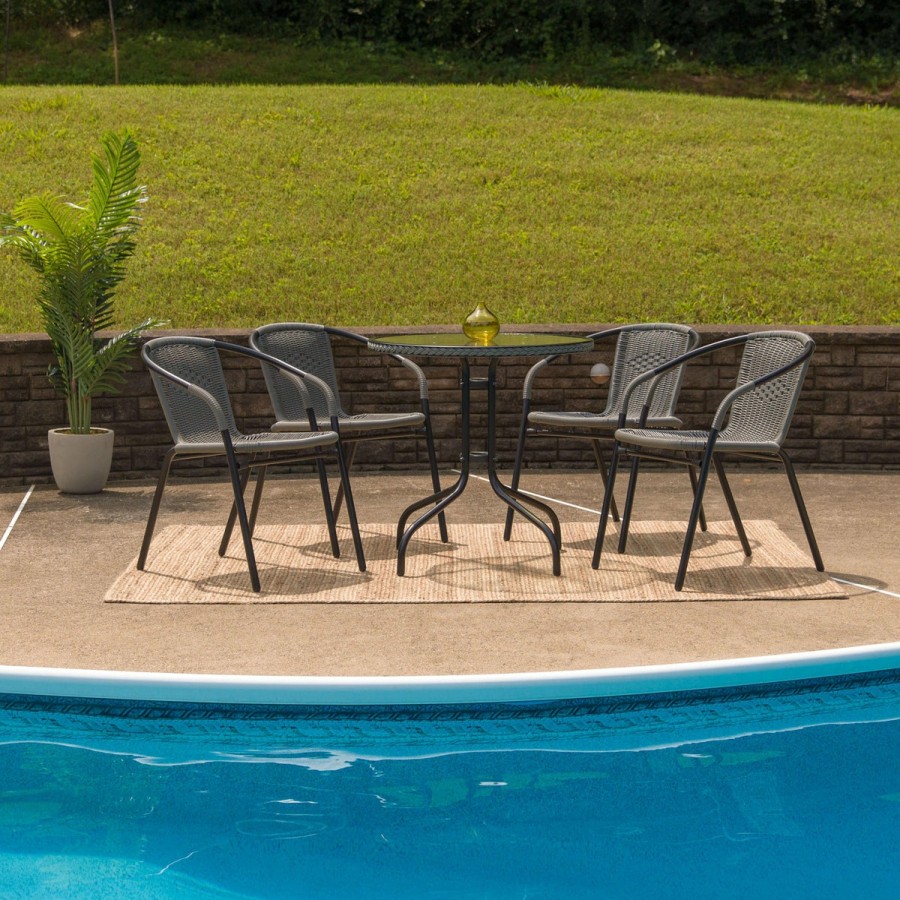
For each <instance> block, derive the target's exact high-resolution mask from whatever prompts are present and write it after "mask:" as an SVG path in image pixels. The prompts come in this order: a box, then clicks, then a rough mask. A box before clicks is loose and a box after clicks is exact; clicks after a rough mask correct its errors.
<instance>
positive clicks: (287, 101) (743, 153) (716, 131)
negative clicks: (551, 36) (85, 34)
mask: <svg viewBox="0 0 900 900" xmlns="http://www.w3.org/2000/svg"><path fill="white" fill-rule="evenodd" d="M123 126H128V127H130V128H132V129H133V130H134V132H135V133H136V135H137V137H138V141H139V143H140V146H141V149H142V152H143V156H144V164H143V169H142V172H143V178H144V180H145V182H146V183H147V184H148V186H149V190H150V202H149V203H148V205H147V207H146V210H145V227H144V229H143V230H142V233H141V234H140V236H139V238H138V251H137V254H136V256H135V258H134V259H133V260H132V262H131V265H130V275H129V278H128V279H127V280H126V282H125V284H124V285H123V287H122V289H121V292H120V295H119V296H120V301H121V303H120V310H121V318H122V321H123V322H131V321H133V320H136V319H139V318H143V317H145V316H155V317H159V318H162V319H166V320H168V322H169V323H170V325H171V326H173V327H224V326H237V327H250V326H255V325H258V324H260V323H263V322H266V321H275V320H313V321H327V322H329V323H332V324H335V325H344V326H366V325H375V324H394V325H401V326H402V325H415V324H425V323H433V324H436V323H453V322H459V321H461V320H462V318H463V317H464V316H465V315H466V313H467V312H468V311H469V310H470V309H471V308H472V307H473V306H474V305H475V302H476V301H477V300H486V301H487V303H488V304H489V305H490V306H491V308H492V309H493V310H494V311H495V312H496V313H497V314H498V316H499V317H500V319H501V321H503V322H505V323H514V322H518V323H537V322H551V323H589V322H614V321H632V320H641V319H649V320H653V319H660V320H663V319H665V320H676V321H684V322H689V323H725V322H731V323H739V324H742V323H746V324H753V323H780V324H819V323H826V324H900V267H898V260H900V215H898V207H900V200H898V196H900V192H898V189H897V188H898V184H900V112H898V111H897V110H896V109H891V108H884V107H862V106H861V107H847V106H826V105H811V104H796V103H787V102H781V101H760V100H750V99H727V98H714V97H703V96H690V95H684V94H663V93H648V92H641V93H639V92H629V91H619V90H604V89H589V88H575V87H565V86H559V87H557V86H529V85H511V86H502V87H501V86H477V85H469V86H449V85H444V86H435V85H429V86H411V85H408V86H385V85H382V86H377V85H370V86H333V85H306V86H283V87H276V86H231V87H200V86H188V87H174V86H169V87H165V86H156V87H137V86H129V87H121V88H112V87H106V88H98V87H19V86H10V87H6V88H3V89H0V164H2V169H0V171H2V175H3V177H2V180H0V209H7V210H8V209H10V208H11V207H12V206H13V205H14V204H15V202H16V201H17V200H19V199H20V198H21V197H23V196H25V195H28V194H32V193H41V192H44V191H50V192H52V193H55V194H60V195H62V196H64V197H66V198H68V199H72V200H76V201H77V200H81V199H83V197H84V196H85V194H86V191H87V187H88V184H89V160H88V155H89V153H91V152H93V151H95V150H96V149H97V147H98V139H99V136H100V135H101V134H102V133H103V132H104V131H105V130H107V129H111V128H113V129H119V128H121V127H123ZM0 284H2V285H3V291H2V293H0V331H3V332H19V331H32V330H39V329H40V325H39V320H38V316H37V309H36V305H35V303H34V300H33V298H34V295H35V278H34V276H33V274H32V273H31V272H30V271H29V270H27V269H26V267H25V266H24V265H23V264H22V262H21V261H20V260H19V259H18V258H16V257H15V255H14V254H13V253H12V252H7V253H3V254H2V255H0Z"/></svg>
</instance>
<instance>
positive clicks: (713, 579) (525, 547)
mask: <svg viewBox="0 0 900 900" xmlns="http://www.w3.org/2000/svg"><path fill="white" fill-rule="evenodd" d="M745 527H746V529H747V534H748V536H749V538H750V542H751V546H752V547H753V556H752V557H751V558H750V559H747V558H746V557H744V555H743V553H742V551H741V548H740V544H739V543H738V540H737V538H736V536H735V534H734V527H733V525H732V524H731V523H730V522H718V523H715V522H712V523H710V527H709V531H708V532H706V533H703V532H700V531H698V532H697V538H696V540H695V542H694V550H693V553H692V554H691V563H690V567H689V569H688V574H687V580H686V582H685V587H684V590H682V591H681V592H680V593H679V592H676V591H675V590H674V588H673V587H672V582H673V581H674V578H675V572H676V570H677V568H678V559H679V556H680V553H681V543H682V541H683V539H684V525H683V524H682V523H678V522H635V523H633V524H632V533H631V535H630V536H629V541H628V552H627V553H626V554H624V555H620V554H619V553H617V552H616V549H615V547H616V541H617V534H616V532H617V527H616V526H614V525H611V527H610V531H609V533H608V536H607V543H606V547H605V549H604V555H603V558H602V560H601V563H600V568H599V569H598V570H596V571H595V570H594V569H592V568H591V565H590V561H591V555H592V553H593V547H594V536H595V534H596V525H595V524H593V523H590V522H578V523H567V524H565V525H564V526H563V555H562V576H561V577H559V578H555V577H554V576H553V574H552V573H551V562H550V552H549V547H548V545H547V542H546V539H545V538H544V536H543V535H542V534H541V533H540V532H538V531H537V530H536V529H535V528H533V527H532V526H530V525H528V524H526V523H522V522H517V523H516V527H515V530H514V531H513V539H512V540H511V541H510V542H509V543H505V542H504V541H503V525H502V523H497V524H491V525H456V524H453V522H452V521H451V522H450V523H449V528H450V539H451V540H450V543H448V544H442V543H441V542H440V540H439V538H438V534H437V526H436V524H431V523H429V524H428V525H426V526H425V527H424V528H422V529H421V530H420V531H419V532H418V533H417V534H416V535H415V536H414V537H413V539H412V541H411V542H410V545H409V549H408V551H407V556H406V575H405V576H404V577H403V578H400V577H398V576H397V574H396V551H395V549H394V529H393V527H392V526H390V525H369V526H366V527H364V528H363V529H362V538H363V547H364V549H365V552H366V559H367V563H368V571H367V572H365V573H360V572H359V571H358V569H357V567H356V557H355V555H354V553H353V545H352V542H351V539H350V531H349V528H347V527H346V526H345V527H341V528H339V530H338V534H339V538H340V542H341V552H342V556H341V558H340V559H335V558H334V557H333V556H332V555H331V549H330V545H329V542H328V537H327V532H326V530H325V526H324V525H323V526H311V525H279V526H261V527H259V528H258V529H257V532H256V535H255V536H254V539H253V545H254V549H255V551H256V555H257V563H258V565H259V573H260V581H261V583H262V590H261V591H260V593H258V594H254V593H253V591H251V589H250V578H249V575H248V572H247V564H246V560H245V558H244V554H243V545H242V543H241V540H240V536H239V535H238V534H236V535H235V537H233V538H232V542H231V546H230V548H229V551H228V554H227V556H225V557H224V558H221V557H219V555H218V552H217V548H218V543H219V539H220V537H221V529H220V528H217V527H210V526H202V525H176V526H170V527H168V528H166V529H164V530H162V531H160V532H159V533H158V534H157V535H156V537H155V538H154V541H153V544H152V545H151V547H150V553H149V556H148V560H147V568H146V569H145V571H143V572H138V571H137V570H136V569H135V563H134V562H132V563H131V565H130V566H129V567H128V569H127V570H126V571H125V572H124V573H123V574H122V575H120V576H119V578H118V579H117V580H116V582H115V584H113V586H112V587H111V588H110V589H109V591H108V592H107V594H106V598H105V599H106V601H107V602H109V603H491V602H541V603H544V602H549V603H555V602H566V601H568V602H579V601H583V602H606V603H608V602H615V603H634V602H647V601H666V600H680V601H684V600H753V599H784V600H806V599H826V598H842V597H846V596H847V594H846V593H845V592H844V591H843V590H841V589H840V587H839V586H838V585H837V584H836V583H835V582H833V581H832V580H831V579H829V578H828V577H827V576H825V575H822V574H820V573H819V572H816V570H815V568H814V567H813V564H812V560H811V558H810V556H809V553H808V552H807V550H806V548H803V549H801V548H799V547H797V546H796V544H794V543H793V542H792V541H791V540H790V539H789V538H788V537H787V536H786V535H785V534H784V532H782V531H781V530H780V529H779V528H778V527H777V526H776V525H775V524H774V523H773V522H768V521H751V522H746V523H745Z"/></svg>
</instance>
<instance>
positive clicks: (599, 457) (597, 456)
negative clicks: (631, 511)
mask: <svg viewBox="0 0 900 900" xmlns="http://www.w3.org/2000/svg"><path fill="white" fill-rule="evenodd" d="M591 447H593V449H594V461H595V462H596V463H597V468H598V469H599V470H600V481H601V483H602V484H603V490H604V492H605V491H606V479H607V471H606V463H605V462H604V461H603V453H602V452H601V451H600V441H598V440H597V439H596V438H592V439H591ZM610 509H611V510H612V517H613V522H618V521H619V510H618V508H617V507H616V498H615V497H612V498H611V500H610Z"/></svg>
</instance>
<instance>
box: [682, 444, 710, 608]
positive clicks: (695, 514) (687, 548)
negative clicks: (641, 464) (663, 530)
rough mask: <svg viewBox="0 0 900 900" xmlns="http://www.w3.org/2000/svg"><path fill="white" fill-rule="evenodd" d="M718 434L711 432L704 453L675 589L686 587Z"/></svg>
mask: <svg viewBox="0 0 900 900" xmlns="http://www.w3.org/2000/svg"><path fill="white" fill-rule="evenodd" d="M716 437H717V434H716V432H715V431H711V432H710V437H709V443H708V444H707V445H706V451H705V453H704V454H703V462H702V463H701V465H700V476H699V477H698V479H697V490H696V492H695V493H694V502H693V504H692V505H691V516H690V518H689V519H688V527H687V533H686V534H685V536H684V546H683V547H682V548H681V562H680V563H679V564H678V574H677V575H676V576H675V590H676V591H680V590H681V589H682V588H683V587H684V576H685V575H686V574H687V567H688V560H689V559H690V556H691V547H692V546H693V545H694V535H695V534H696V532H697V520H698V519H699V518H700V509H701V508H702V506H703V492H704V491H705V490H706V482H707V481H708V479H709V469H710V465H711V464H712V457H713V447H714V446H715V440H716Z"/></svg>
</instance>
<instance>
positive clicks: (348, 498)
mask: <svg viewBox="0 0 900 900" xmlns="http://www.w3.org/2000/svg"><path fill="white" fill-rule="evenodd" d="M335 455H336V456H337V461H338V469H339V470H340V473H341V487H343V489H344V500H345V502H346V504H347V517H348V518H349V519H350V533H351V534H352V535H353V548H354V549H355V550H356V564H357V566H358V567H359V571H360V572H365V571H366V557H365V554H364V553H363V546H362V538H361V537H360V535H359V522H358V521H357V519H356V504H355V503H354V502H353V492H352V491H351V490H350V474H349V471H348V468H347V461H346V460H345V459H344V454H343V453H342V452H341V446H340V444H338V445H337V447H336V448H335Z"/></svg>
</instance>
